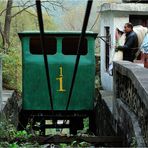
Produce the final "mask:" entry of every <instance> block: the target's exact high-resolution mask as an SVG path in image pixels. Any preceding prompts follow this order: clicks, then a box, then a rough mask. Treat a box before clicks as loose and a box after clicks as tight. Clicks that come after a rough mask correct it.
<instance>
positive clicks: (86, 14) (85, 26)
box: [66, 0, 93, 110]
mask: <svg viewBox="0 0 148 148" xmlns="http://www.w3.org/2000/svg"><path fill="white" fill-rule="evenodd" d="M92 2H93V0H88V2H87V7H86V12H85V17H84V21H83V27H82V32H81V36H80V40H79V44H78V50H77V57H76V62H75V67H74V73H73V77H72V83H71V87H70V92H69V97H68V101H67V105H66V110H68V107H69V103H70V99H71V95H72V91H73V87H74V83H75V78H76V74H77V69H78V65H79V60H80V50H81V48H82V44H83V41H84V37H85V32H86V28H87V24H88V19H89V15H90V10H91V6H92Z"/></svg>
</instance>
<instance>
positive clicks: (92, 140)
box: [31, 135, 124, 147]
mask: <svg viewBox="0 0 148 148" xmlns="http://www.w3.org/2000/svg"><path fill="white" fill-rule="evenodd" d="M31 140H33V141H35V140H36V141H37V142H38V143H39V144H40V145H43V144H49V145H52V146H54V145H55V146H58V145H59V144H61V143H65V144H67V145H68V144H69V145H70V144H71V143H73V142H75V144H79V143H81V142H86V143H88V144H90V145H92V146H94V147H98V146H105V147H106V146H112V147H116V146H120V147H121V146H123V145H124V143H123V141H124V140H123V138H122V137H120V136H60V135H53V136H38V137H33V138H32V139H31Z"/></svg>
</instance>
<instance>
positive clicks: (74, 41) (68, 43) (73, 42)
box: [62, 37, 87, 55]
mask: <svg viewBox="0 0 148 148" xmlns="http://www.w3.org/2000/svg"><path fill="white" fill-rule="evenodd" d="M79 40H80V38H79V37H65V38H64V39H63V41H62V53H63V54H65V55H76V54H77V50H78V45H79ZM82 42H83V43H82V47H81V48H80V55H86V54H87V39H86V38H85V39H84V40H83V41H82Z"/></svg>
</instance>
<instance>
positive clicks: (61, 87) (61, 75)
mask: <svg viewBox="0 0 148 148" xmlns="http://www.w3.org/2000/svg"><path fill="white" fill-rule="evenodd" d="M59 69H60V74H59V76H60V77H58V78H56V80H59V84H60V86H59V89H58V90H57V91H60V92H64V91H66V90H65V89H64V88H63V68H62V66H60V68H59Z"/></svg>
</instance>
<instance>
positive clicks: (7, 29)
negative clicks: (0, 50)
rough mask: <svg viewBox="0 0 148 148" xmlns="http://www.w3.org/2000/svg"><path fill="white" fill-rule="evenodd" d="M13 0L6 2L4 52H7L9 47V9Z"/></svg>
mask: <svg viewBox="0 0 148 148" xmlns="http://www.w3.org/2000/svg"><path fill="white" fill-rule="evenodd" d="M12 4H13V0H8V2H7V9H6V16H5V24H4V38H5V42H4V45H3V47H4V50H5V52H7V49H8V47H9V45H10V42H9V35H10V24H11V8H12Z"/></svg>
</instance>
